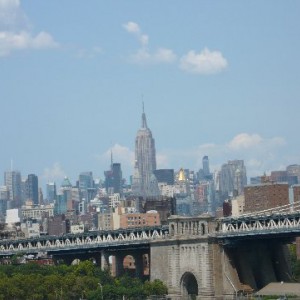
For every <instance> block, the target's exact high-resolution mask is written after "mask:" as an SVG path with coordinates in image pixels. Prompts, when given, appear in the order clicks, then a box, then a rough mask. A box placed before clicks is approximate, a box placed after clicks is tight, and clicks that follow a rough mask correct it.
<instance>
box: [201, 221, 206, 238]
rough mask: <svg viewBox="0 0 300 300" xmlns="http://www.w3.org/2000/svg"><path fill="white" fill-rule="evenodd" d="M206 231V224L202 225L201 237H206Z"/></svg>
mask: <svg viewBox="0 0 300 300" xmlns="http://www.w3.org/2000/svg"><path fill="white" fill-rule="evenodd" d="M205 233H206V230H205V224H203V223H202V224H201V235H205Z"/></svg>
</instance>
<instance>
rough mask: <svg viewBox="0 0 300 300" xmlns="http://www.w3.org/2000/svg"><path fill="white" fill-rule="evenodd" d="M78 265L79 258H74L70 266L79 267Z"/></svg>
mask: <svg viewBox="0 0 300 300" xmlns="http://www.w3.org/2000/svg"><path fill="white" fill-rule="evenodd" d="M79 263H80V259H79V258H75V259H74V260H73V261H72V262H71V265H72V266H77V265H79Z"/></svg>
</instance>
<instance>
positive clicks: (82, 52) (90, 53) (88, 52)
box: [75, 46, 103, 59]
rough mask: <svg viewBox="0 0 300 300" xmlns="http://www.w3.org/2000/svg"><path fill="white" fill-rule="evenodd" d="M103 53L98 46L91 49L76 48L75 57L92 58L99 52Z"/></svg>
mask: <svg viewBox="0 0 300 300" xmlns="http://www.w3.org/2000/svg"><path fill="white" fill-rule="evenodd" d="M102 53H103V49H102V48H101V47H99V46H94V47H92V48H91V49H83V48H82V49H78V50H77V53H76V55H75V56H76V58H82V59H83V58H94V57H96V56H97V55H99V54H102Z"/></svg>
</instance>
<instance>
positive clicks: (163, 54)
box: [131, 48, 176, 64]
mask: <svg viewBox="0 0 300 300" xmlns="http://www.w3.org/2000/svg"><path fill="white" fill-rule="evenodd" d="M175 60H176V54H175V53H174V52H173V51H172V50H171V49H165V48H159V49H158V50H157V51H156V52H154V53H150V52H149V50H148V49H146V48H141V49H139V50H138V51H137V53H135V54H134V55H132V56H131V61H132V62H135V63H138V64H157V63H172V62H174V61H175Z"/></svg>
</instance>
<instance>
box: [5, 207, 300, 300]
mask: <svg viewBox="0 0 300 300" xmlns="http://www.w3.org/2000/svg"><path fill="white" fill-rule="evenodd" d="M299 235H300V212H292V213H282V214H275V215H273V214H270V215H265V214H262V215H259V214H258V215H251V216H250V215H248V216H241V217H239V218H223V219H215V218H213V217H211V216H210V215H201V216H197V217H179V216H171V217H170V218H169V224H168V226H158V227H149V228H133V229H126V230H125V229H124V230H117V231H107V232H101V231H95V232H88V233H85V234H79V235H66V236H61V237H53V236H52V237H51V236H43V237H40V238H37V239H29V240H28V239H27V240H0V256H3V257H5V256H9V255H13V254H16V253H22V254H34V253H38V252H46V253H47V254H48V255H51V256H52V257H53V259H54V261H57V262H58V261H60V260H63V261H64V262H65V263H68V264H71V263H72V262H73V261H74V260H76V259H79V260H87V259H89V260H93V261H94V262H95V263H97V264H98V265H100V266H101V268H102V269H105V268H107V267H108V266H109V265H110V266H114V268H113V269H111V272H112V274H113V275H115V276H120V275H122V274H123V273H124V272H125V269H124V266H126V265H125V264H124V261H125V259H126V257H131V259H132V260H131V261H133V265H134V267H133V268H132V269H131V271H132V272H134V275H135V276H137V277H139V278H143V279H145V278H150V280H154V279H160V280H161V281H163V282H164V283H165V284H166V285H167V287H168V292H169V294H168V298H169V299H171V300H179V299H180V300H182V299H235V298H236V297H237V296H238V295H240V294H242V293H251V292H253V291H256V290H258V289H260V288H262V287H263V286H265V285H267V284H268V283H270V282H280V281H284V282H289V281H291V280H292V275H291V270H290V264H289V252H288V248H287V245H288V244H289V243H291V242H293V239H294V238H295V237H296V236H299ZM127 267H128V265H127ZM145 269H147V272H146V271H145ZM127 270H128V269H127Z"/></svg>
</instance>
